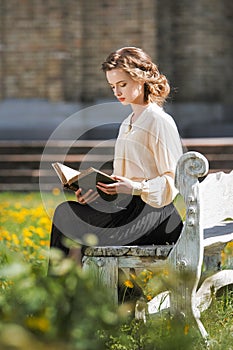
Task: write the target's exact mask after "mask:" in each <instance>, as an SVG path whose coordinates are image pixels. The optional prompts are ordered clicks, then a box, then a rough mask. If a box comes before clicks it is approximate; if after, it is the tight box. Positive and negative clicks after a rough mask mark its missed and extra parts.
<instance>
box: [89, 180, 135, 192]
mask: <svg viewBox="0 0 233 350" xmlns="http://www.w3.org/2000/svg"><path fill="white" fill-rule="evenodd" d="M112 178H113V179H114V180H116V181H117V182H115V183H113V184H104V183H102V182H98V184H97V186H96V187H97V188H98V189H99V190H101V191H103V192H104V193H106V194H110V195H114V194H116V193H125V194H132V190H133V185H132V181H131V180H129V179H127V178H126V177H123V176H112Z"/></svg>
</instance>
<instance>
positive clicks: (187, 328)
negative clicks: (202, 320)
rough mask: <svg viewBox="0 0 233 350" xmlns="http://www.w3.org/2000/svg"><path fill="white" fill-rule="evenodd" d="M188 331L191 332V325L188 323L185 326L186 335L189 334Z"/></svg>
mask: <svg viewBox="0 0 233 350" xmlns="http://www.w3.org/2000/svg"><path fill="white" fill-rule="evenodd" d="M188 332H189V325H188V324H186V325H185V326H184V335H187V334H188Z"/></svg>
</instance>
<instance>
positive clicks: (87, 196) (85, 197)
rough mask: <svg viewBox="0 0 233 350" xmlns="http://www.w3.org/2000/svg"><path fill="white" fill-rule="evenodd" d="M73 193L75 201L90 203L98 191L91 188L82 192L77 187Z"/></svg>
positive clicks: (97, 195)
mask: <svg viewBox="0 0 233 350" xmlns="http://www.w3.org/2000/svg"><path fill="white" fill-rule="evenodd" d="M75 195H76V198H77V201H78V202H79V203H80V204H83V205H85V204H88V203H91V202H93V201H94V200H96V199H97V198H98V197H99V194H98V192H97V191H93V190H88V191H87V192H85V193H84V194H82V189H81V188H79V189H78V191H76V192H75Z"/></svg>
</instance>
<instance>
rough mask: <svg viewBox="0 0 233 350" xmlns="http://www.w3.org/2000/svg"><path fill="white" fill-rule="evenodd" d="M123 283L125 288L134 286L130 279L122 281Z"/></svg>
mask: <svg viewBox="0 0 233 350" xmlns="http://www.w3.org/2000/svg"><path fill="white" fill-rule="evenodd" d="M124 285H125V286H126V287H127V288H133V287H134V286H133V283H132V281H130V280H126V281H125V282H124Z"/></svg>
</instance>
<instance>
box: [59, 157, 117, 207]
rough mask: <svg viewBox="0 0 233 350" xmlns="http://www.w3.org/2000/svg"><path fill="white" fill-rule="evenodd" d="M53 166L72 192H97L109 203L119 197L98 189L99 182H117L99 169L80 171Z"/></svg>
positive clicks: (64, 166) (91, 168)
mask: <svg viewBox="0 0 233 350" xmlns="http://www.w3.org/2000/svg"><path fill="white" fill-rule="evenodd" d="M52 166H53V168H54V169H55V171H56V173H57V175H58V177H59V179H60V181H61V183H62V184H63V186H64V187H65V188H68V189H70V190H72V191H77V190H78V189H79V188H82V190H83V191H84V192H85V191H88V190H89V189H93V190H94V191H96V190H97V191H98V193H99V195H100V196H101V197H102V198H103V199H105V200H107V201H112V200H114V199H116V197H117V195H108V194H106V193H104V192H102V191H100V190H99V189H97V188H96V184H97V182H103V183H105V184H111V183H115V182H116V181H115V180H113V179H112V178H111V176H109V175H107V174H105V173H104V172H102V171H100V170H98V169H95V168H93V167H90V168H88V169H86V170H82V171H78V170H75V169H72V168H70V167H68V166H67V165H64V164H62V163H58V162H57V163H52Z"/></svg>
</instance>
